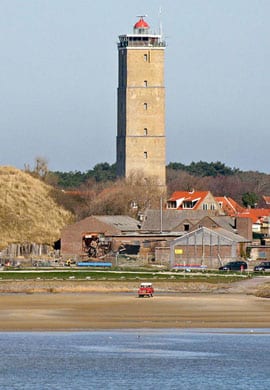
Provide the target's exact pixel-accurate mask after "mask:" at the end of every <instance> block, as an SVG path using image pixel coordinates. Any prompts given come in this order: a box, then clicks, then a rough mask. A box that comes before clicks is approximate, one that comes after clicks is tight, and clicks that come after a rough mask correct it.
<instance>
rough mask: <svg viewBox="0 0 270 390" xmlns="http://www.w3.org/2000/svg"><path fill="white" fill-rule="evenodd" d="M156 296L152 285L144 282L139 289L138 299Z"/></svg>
mask: <svg viewBox="0 0 270 390" xmlns="http://www.w3.org/2000/svg"><path fill="white" fill-rule="evenodd" d="M153 294H154V288H153V286H152V283H148V282H144V283H141V285H140V287H139V289H138V297H139V298H143V297H148V298H150V297H152V296H153Z"/></svg>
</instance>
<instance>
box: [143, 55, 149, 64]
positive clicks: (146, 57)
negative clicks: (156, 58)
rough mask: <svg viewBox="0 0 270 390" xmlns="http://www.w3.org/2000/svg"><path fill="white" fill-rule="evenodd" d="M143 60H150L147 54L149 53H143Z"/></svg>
mask: <svg viewBox="0 0 270 390" xmlns="http://www.w3.org/2000/svg"><path fill="white" fill-rule="evenodd" d="M143 60H144V61H145V62H147V60H148V55H147V54H144V55H143Z"/></svg>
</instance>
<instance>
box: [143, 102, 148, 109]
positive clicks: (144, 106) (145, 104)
mask: <svg viewBox="0 0 270 390" xmlns="http://www.w3.org/2000/svg"><path fill="white" fill-rule="evenodd" d="M143 108H144V109H145V111H146V110H147V108H148V107H147V103H144V104H143Z"/></svg>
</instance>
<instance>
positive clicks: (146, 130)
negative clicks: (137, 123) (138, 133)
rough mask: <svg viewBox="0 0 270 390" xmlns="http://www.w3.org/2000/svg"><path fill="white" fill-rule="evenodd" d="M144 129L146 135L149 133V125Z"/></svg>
mask: <svg viewBox="0 0 270 390" xmlns="http://www.w3.org/2000/svg"><path fill="white" fill-rule="evenodd" d="M143 131H144V135H148V129H147V127H145V128H144V129H143Z"/></svg>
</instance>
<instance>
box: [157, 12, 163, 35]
mask: <svg viewBox="0 0 270 390" xmlns="http://www.w3.org/2000/svg"><path fill="white" fill-rule="evenodd" d="M161 14H162V7H161V6H160V7H159V11H158V15H159V34H160V36H161V38H162V36H163V29H162V21H161Z"/></svg>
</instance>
